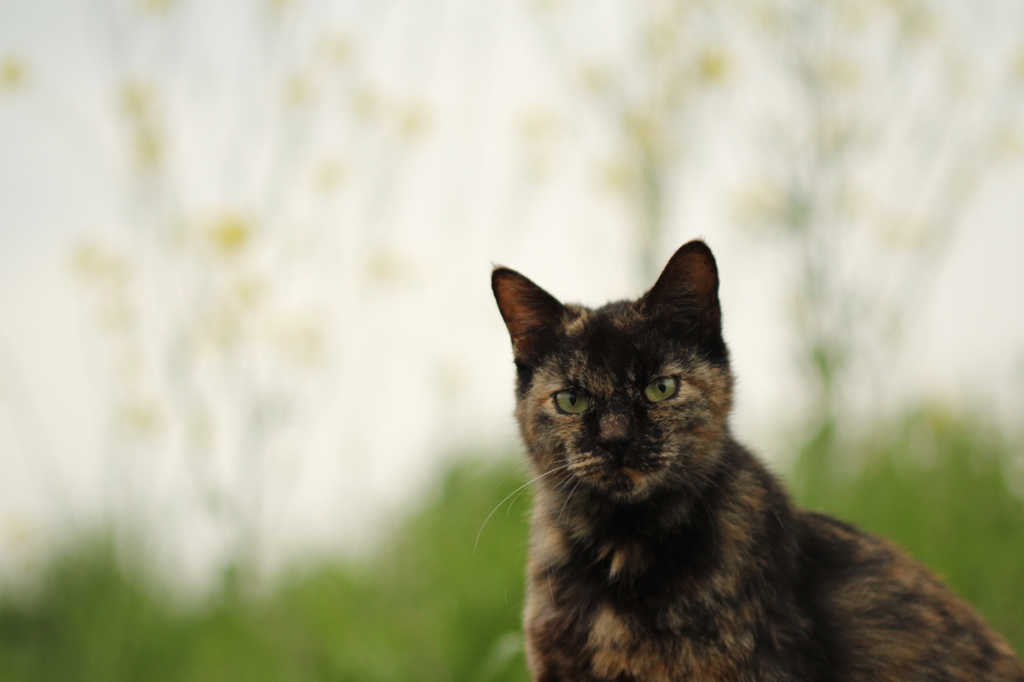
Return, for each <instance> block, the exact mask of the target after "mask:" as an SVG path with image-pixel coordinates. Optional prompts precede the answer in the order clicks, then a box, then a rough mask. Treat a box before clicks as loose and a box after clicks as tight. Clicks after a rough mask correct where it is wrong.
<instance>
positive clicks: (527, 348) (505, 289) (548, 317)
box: [491, 267, 567, 364]
mask: <svg viewBox="0 0 1024 682" xmlns="http://www.w3.org/2000/svg"><path fill="white" fill-rule="evenodd" d="M491 289H493V290H494V298H495V300H497V302H498V310H500V311H501V317H502V319H504V320H505V326H506V327H508V333H509V336H511V337H512V353H513V355H514V356H515V359H516V360H517V361H518V362H524V363H527V364H529V363H530V362H531V361H533V360H535V359H536V358H537V356H538V354H539V353H540V352H541V351H542V349H543V346H544V344H545V342H546V341H547V340H548V339H550V338H551V337H552V336H553V335H554V333H555V330H556V329H557V328H558V325H559V323H560V322H561V320H562V318H563V316H564V315H565V314H566V312H567V311H566V309H565V306H563V305H562V304H561V303H559V302H558V299H556V298H555V297H554V296H552V295H551V294H549V293H548V292H546V291H544V290H543V289H541V288H540V287H539V286H537V285H536V284H534V283H533V282H531V281H530V280H529V279H527V278H526V277H523V276H522V275H520V274H519V273H518V272H516V271H515V270H511V269H509V268H503V267H496V268H494V272H493V273H491Z"/></svg>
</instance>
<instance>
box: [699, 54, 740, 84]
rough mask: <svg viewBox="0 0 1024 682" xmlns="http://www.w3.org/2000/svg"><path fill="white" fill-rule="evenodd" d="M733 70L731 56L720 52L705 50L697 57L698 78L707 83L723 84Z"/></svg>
mask: <svg viewBox="0 0 1024 682" xmlns="http://www.w3.org/2000/svg"><path fill="white" fill-rule="evenodd" d="M731 68H732V62H731V60H730V58H729V55H728V54H726V53H725V52H722V51H720V50H705V51H703V52H702V53H701V54H700V55H699V56H698V57H697V77H698V78H699V79H700V80H701V81H703V82H705V83H711V84H718V83H721V82H722V81H724V80H725V79H726V78H727V77H728V76H729V72H730V70H731Z"/></svg>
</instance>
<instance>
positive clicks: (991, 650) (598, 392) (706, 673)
mask: <svg viewBox="0 0 1024 682" xmlns="http://www.w3.org/2000/svg"><path fill="white" fill-rule="evenodd" d="M493 287H494V293H495V297H496V298H497V300H498V306H499V309H500V310H501V313H502V316H503V318H504V320H505V322H506V325H507V326H508V329H509V332H510V334H511V336H512V343H513V353H514V356H515V362H516V367H517V375H518V378H517V387H516V396H517V406H516V416H517V417H518V420H519V424H520V427H521V433H522V437H523V440H524V441H525V443H526V446H527V449H528V451H529V456H530V460H531V462H532V465H533V467H534V469H535V470H536V475H537V480H536V484H535V490H536V504H535V508H534V514H533V529H532V540H531V547H530V559H529V568H528V573H529V575H528V590H527V601H526V609H525V628H526V641H527V654H528V662H529V666H530V670H531V672H532V674H533V677H534V679H535V680H537V681H539V682H556V681H564V682H568V681H573V682H583V681H597V680H602V681H615V682H641V681H643V682H676V681H679V680H735V681H737V682H739V681H754V680H764V681H775V680H778V681H782V680H787V681H797V680H799V681H801V682H808V681H820V682H826V681H828V682H842V681H854V680H864V681H867V680H885V681H892V682H896V681H900V682H907V681H913V680H951V681H952V680H963V681H966V680H1013V681H1015V682H1024V668H1022V667H1021V665H1020V663H1019V662H1018V660H1017V659H1016V657H1015V656H1014V653H1013V652H1012V651H1011V649H1010V648H1009V647H1008V646H1007V644H1006V643H1005V642H1004V641H1003V640H1002V639H1001V638H1000V637H999V636H998V635H996V634H995V633H994V632H993V631H992V630H990V629H989V628H988V627H987V626H986V625H985V624H984V623H983V622H982V620H981V619H980V618H979V617H978V616H977V614H975V612H974V611H973V610H972V609H971V607H970V606H968V605H967V604H966V603H965V602H964V601H962V600H961V599H959V598H958V597H957V596H955V595H954V594H953V593H952V592H951V591H950V590H949V589H947V588H946V587H945V586H944V585H943V584H942V583H941V582H940V581H939V580H938V579H936V578H935V577H934V576H932V574H930V573H929V572H928V571H927V570H926V569H925V568H924V567H922V566H921V565H920V564H918V563H917V562H915V561H914V560H912V559H910V558H909V557H907V556H906V555H905V554H903V553H902V552H900V551H899V550H897V549H895V548H894V547H892V546H891V545H889V544H888V543H887V542H885V541H884V540H881V539H879V538H876V537H873V536H871V535H868V534H866V533H863V532H861V531H859V530H857V529H855V528H853V527H851V526H848V525H846V524H844V523H841V522H839V521H836V520H833V519H831V518H828V517H826V516H822V515H819V514H814V513H811V512H807V511H804V510H802V509H799V508H797V507H795V506H794V505H793V504H792V503H791V502H790V500H789V498H788V496H787V495H786V493H785V491H784V490H783V489H782V487H781V486H780V484H779V483H778V481H777V480H776V479H775V478H774V477H773V476H772V475H771V474H770V473H769V472H768V471H767V470H766V469H765V467H764V466H763V465H762V464H761V463H760V462H759V461H758V460H757V459H756V458H755V457H754V456H752V455H751V454H750V453H749V452H747V451H746V450H745V449H744V448H743V447H742V446H740V445H738V444H737V443H736V442H735V441H734V440H733V439H732V436H731V435H730V433H729V425H728V420H729V412H730V407H731V402H732V384H733V380H732V374H731V372H730V370H729V361H728V353H727V351H726V347H725V344H724V342H723V341H722V336H721V315H720V310H719V303H718V293H717V292H718V273H717V268H716V265H715V261H714V257H713V256H712V255H711V251H710V250H709V249H708V248H707V246H706V245H704V243H703V242H699V241H695V242H690V243H688V244H686V245H684V246H683V247H682V248H680V250H679V251H678V252H676V254H675V256H673V258H672V259H671V261H670V262H669V264H668V265H667V266H666V268H665V271H664V272H663V273H662V275H661V277H660V278H659V280H658V282H657V283H656V284H655V285H654V287H653V288H652V289H651V291H649V292H648V293H647V294H646V295H645V296H643V297H642V298H640V299H639V300H637V301H622V302H616V303H610V304H608V305H606V306H604V307H602V308H598V309H596V310H590V309H587V308H584V307H582V306H576V305H563V304H561V303H560V302H558V301H557V300H556V299H555V298H553V297H552V296H550V295H549V294H547V293H546V292H545V291H544V290H542V289H540V288H539V287H537V286H536V285H535V284H533V283H532V282H530V280H528V279H526V278H525V277H523V276H522V275H520V274H519V273H517V272H515V271H512V270H508V269H506V268H496V269H495V271H494V274H493ZM666 376H668V377H674V378H675V379H676V380H677V385H678V390H677V392H676V393H675V395H674V396H672V397H671V398H669V399H667V400H664V401H661V402H656V403H655V402H651V401H650V400H649V399H647V398H646V397H645V394H644V389H645V387H646V386H647V385H648V384H649V383H650V382H652V381H654V380H656V379H658V378H659V377H666ZM565 390H571V391H575V392H577V393H578V394H580V395H585V396H587V397H588V398H589V407H588V408H587V409H586V410H585V411H584V412H582V413H580V414H569V413H566V412H564V411H563V410H560V409H559V407H558V406H557V405H556V401H555V397H554V396H555V395H556V394H557V393H558V392H559V391H565Z"/></svg>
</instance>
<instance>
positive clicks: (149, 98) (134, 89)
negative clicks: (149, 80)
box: [119, 81, 153, 121]
mask: <svg viewBox="0 0 1024 682" xmlns="http://www.w3.org/2000/svg"><path fill="white" fill-rule="evenodd" d="M119 98H120V101H121V111H123V112H124V114H125V115H126V116H127V117H128V118H129V119H132V120H135V121H139V120H143V119H148V118H150V116H151V115H152V113H153V90H152V87H151V86H149V85H148V84H146V83H141V82H139V81H128V82H127V83H125V84H124V85H122V86H121V92H120V94H119Z"/></svg>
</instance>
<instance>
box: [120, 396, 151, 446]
mask: <svg viewBox="0 0 1024 682" xmlns="http://www.w3.org/2000/svg"><path fill="white" fill-rule="evenodd" d="M118 421H119V422H120V426H121V428H122V429H124V431H125V432H127V433H128V434H129V435H131V436H135V437H142V436H150V435H153V434H154V433H156V432H157V431H158V430H159V428H160V423H161V419H160V408H159V407H157V405H156V403H155V402H153V401H152V400H148V399H144V398H137V399H135V400H133V401H130V402H126V403H124V404H123V405H121V409H120V410H119V414H118Z"/></svg>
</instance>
